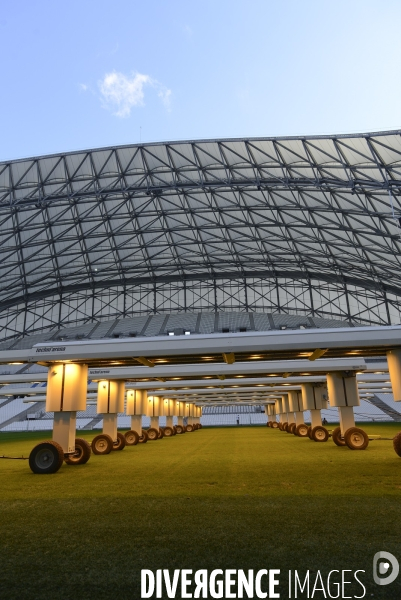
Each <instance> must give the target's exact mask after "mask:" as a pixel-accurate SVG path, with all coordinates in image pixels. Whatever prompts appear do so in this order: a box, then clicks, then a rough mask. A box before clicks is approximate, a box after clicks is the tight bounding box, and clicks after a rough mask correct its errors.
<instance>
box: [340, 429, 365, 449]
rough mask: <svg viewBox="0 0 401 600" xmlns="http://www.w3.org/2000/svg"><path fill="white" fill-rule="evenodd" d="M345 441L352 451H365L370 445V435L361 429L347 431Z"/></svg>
mask: <svg viewBox="0 0 401 600" xmlns="http://www.w3.org/2000/svg"><path fill="white" fill-rule="evenodd" d="M344 440H345V443H346V444H347V446H348V448H349V449H350V450H365V448H367V447H368V445H369V438H368V434H367V433H366V432H365V431H364V430H363V429H359V427H350V428H349V429H347V431H346V432H345V434H344Z"/></svg>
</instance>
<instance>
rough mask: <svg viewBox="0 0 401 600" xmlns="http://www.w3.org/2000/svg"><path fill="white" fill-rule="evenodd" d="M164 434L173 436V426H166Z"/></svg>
mask: <svg viewBox="0 0 401 600" xmlns="http://www.w3.org/2000/svg"><path fill="white" fill-rule="evenodd" d="M164 435H165V437H173V435H174V431H173V428H172V427H165V428H164Z"/></svg>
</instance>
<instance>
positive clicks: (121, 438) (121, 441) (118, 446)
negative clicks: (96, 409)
mask: <svg viewBox="0 0 401 600" xmlns="http://www.w3.org/2000/svg"><path fill="white" fill-rule="evenodd" d="M126 443H127V442H126V441H125V435H123V434H122V433H120V432H118V433H117V439H116V441H115V442H113V448H112V449H113V450H124V448H125V444H126Z"/></svg>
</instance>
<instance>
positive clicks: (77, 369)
mask: <svg viewBox="0 0 401 600" xmlns="http://www.w3.org/2000/svg"><path fill="white" fill-rule="evenodd" d="M87 390H88V367H87V365H81V364H75V363H57V364H54V365H51V366H50V367H49V371H48V375H47V388H46V412H54V424H53V441H54V442H57V443H58V444H60V446H61V447H62V449H63V451H64V453H66V454H68V453H71V452H75V435H76V413H77V411H79V410H86V394H87Z"/></svg>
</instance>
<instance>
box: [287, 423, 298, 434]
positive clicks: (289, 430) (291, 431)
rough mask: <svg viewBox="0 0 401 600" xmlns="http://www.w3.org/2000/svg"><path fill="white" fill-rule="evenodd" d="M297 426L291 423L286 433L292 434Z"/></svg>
mask: <svg viewBox="0 0 401 600" xmlns="http://www.w3.org/2000/svg"><path fill="white" fill-rule="evenodd" d="M296 428H297V426H296V425H295V423H291V424H290V425H288V433H292V434H294V431H295V430H296Z"/></svg>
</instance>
